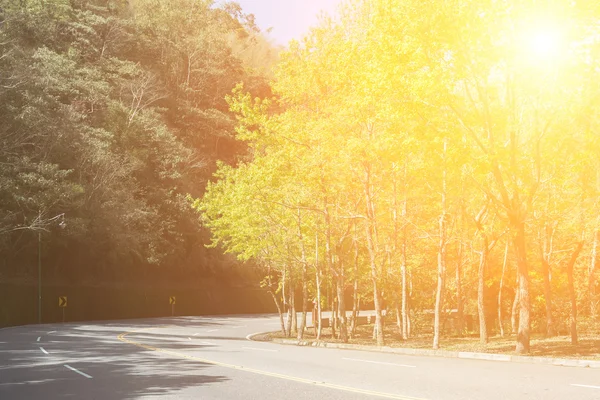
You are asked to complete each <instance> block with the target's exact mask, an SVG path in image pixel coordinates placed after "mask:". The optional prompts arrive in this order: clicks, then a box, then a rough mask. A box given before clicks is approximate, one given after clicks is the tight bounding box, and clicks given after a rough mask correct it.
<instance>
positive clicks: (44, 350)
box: [40, 347, 50, 354]
mask: <svg viewBox="0 0 600 400" xmlns="http://www.w3.org/2000/svg"><path fill="white" fill-rule="evenodd" d="M40 350H41V351H42V353H44V354H50V353H48V352H47V351H46V349H45V348H43V347H40Z"/></svg>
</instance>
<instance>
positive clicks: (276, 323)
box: [267, 322, 281, 325]
mask: <svg viewBox="0 0 600 400" xmlns="http://www.w3.org/2000/svg"><path fill="white" fill-rule="evenodd" d="M267 325H281V322H269V323H268V324H267Z"/></svg>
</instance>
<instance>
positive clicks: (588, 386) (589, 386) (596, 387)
mask: <svg viewBox="0 0 600 400" xmlns="http://www.w3.org/2000/svg"><path fill="white" fill-rule="evenodd" d="M571 386H577V387H584V388H589V389H600V386H592V385H579V384H577V383H571Z"/></svg>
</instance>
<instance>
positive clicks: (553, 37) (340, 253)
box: [194, 0, 600, 353]
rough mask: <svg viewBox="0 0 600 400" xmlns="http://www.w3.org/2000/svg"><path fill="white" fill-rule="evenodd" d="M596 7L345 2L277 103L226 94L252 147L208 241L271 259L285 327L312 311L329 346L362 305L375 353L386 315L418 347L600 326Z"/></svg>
mask: <svg viewBox="0 0 600 400" xmlns="http://www.w3.org/2000/svg"><path fill="white" fill-rule="evenodd" d="M599 17H600V6H599V5H598V2H596V1H579V2H572V1H566V0H565V1H554V2H548V3H543V4H542V3H540V2H538V1H533V0H532V1H502V2H498V1H479V0H477V1H475V0H468V1H463V0H461V1H452V0H451V1H443V2H440V1H422V0H418V1H417V0H369V1H367V0H348V1H346V2H344V3H343V5H342V7H341V9H340V14H339V16H338V17H336V18H334V19H328V18H324V19H322V21H321V24H320V25H319V26H318V27H315V28H314V29H312V31H311V32H310V34H309V35H308V36H307V37H306V38H305V39H303V40H302V41H300V42H292V43H291V44H290V46H289V49H287V51H285V52H284V53H283V54H282V56H281V60H280V62H279V64H278V65H277V67H276V72H275V77H274V79H273V81H272V84H271V89H272V93H273V95H272V96H266V97H257V96H256V95H254V94H251V93H249V92H251V91H250V90H249V89H250V87H248V86H247V84H243V85H242V84H240V85H238V86H237V88H236V89H235V90H234V92H233V93H232V94H231V95H230V96H228V97H227V101H228V103H229V107H230V109H231V110H232V111H233V112H235V113H236V115H237V126H236V132H237V136H236V137H237V139H238V140H239V141H240V142H242V143H244V145H245V146H247V147H248V149H249V151H248V156H247V157H245V158H244V159H242V160H240V161H239V162H237V163H231V162H223V163H221V164H220V165H219V168H218V171H217V172H216V174H215V175H214V180H213V181H212V182H211V183H210V184H209V185H208V187H207V192H206V194H205V195H204V196H203V197H201V198H198V199H197V200H196V201H195V202H194V205H195V207H196V209H197V210H198V211H199V212H200V214H201V215H202V218H203V221H204V223H205V224H206V225H207V226H208V227H210V229H211V230H212V233H213V238H214V239H213V245H214V246H220V247H222V248H224V249H225V250H226V251H228V252H231V253H234V254H236V255H237V256H238V257H239V258H240V259H242V260H254V262H256V263H258V264H260V265H262V266H264V268H265V269H267V270H268V273H267V275H266V276H265V278H264V281H263V286H264V287H265V288H266V289H267V290H269V291H270V292H271V294H272V297H273V299H274V301H275V303H276V305H277V308H278V310H279V312H280V315H281V319H280V321H281V331H282V334H284V335H285V336H293V335H294V336H297V337H298V338H303V337H304V336H305V335H306V334H307V332H306V314H307V312H311V311H312V310H313V304H314V307H315V308H316V314H317V316H318V318H317V321H319V322H318V323H317V327H316V330H317V331H316V339H324V338H325V336H326V335H332V336H333V337H335V338H337V340H340V341H342V342H348V341H349V340H351V339H350V338H356V337H357V334H358V333H360V332H361V329H362V328H358V327H357V325H356V324H355V323H354V321H356V320H357V319H356V318H355V317H356V314H357V312H358V310H359V309H360V308H363V309H365V308H372V309H374V310H375V314H376V316H375V324H374V337H375V339H374V343H376V344H377V345H380V346H381V345H384V344H388V343H389V342H390V338H389V337H388V336H386V334H385V330H384V317H383V314H384V310H386V311H387V316H386V318H387V320H386V321H385V322H386V326H387V327H388V328H387V329H392V327H393V329H396V330H397V333H396V337H397V338H399V339H400V340H401V341H402V344H403V345H407V346H411V343H419V344H422V343H423V339H422V338H423V335H427V340H428V342H429V344H428V346H430V347H433V348H434V349H437V348H440V347H443V348H453V346H458V345H457V343H462V342H463V340H466V339H458V338H459V337H461V336H465V335H469V334H473V333H475V334H476V335H477V339H476V340H478V341H479V343H480V345H477V346H479V347H480V348H485V349H492V350H493V349H496V348H498V349H504V348H505V347H506V346H505V344H506V343H507V341H508V340H510V341H511V342H512V343H513V349H514V351H515V352H516V353H529V352H534V353H535V352H536V351H538V350H537V349H539V348H541V347H540V346H541V345H540V344H539V343H540V342H538V341H537V339H536V340H535V341H534V340H532V337H536V338H537V337H538V336H533V335H534V334H536V335H543V336H544V337H547V338H552V337H555V336H557V335H562V336H563V337H564V336H565V335H566V336H567V337H568V342H570V343H572V345H576V344H577V343H579V341H580V340H579V335H580V333H581V332H586V333H587V334H589V335H597V334H598V329H599V326H600V321H599V315H598V314H599V312H600V309H599V300H600V296H599V294H600V293H599V291H600V288H599V287H598V286H599V285H598V274H599V271H598V270H599V268H598V261H599V259H598V256H599V255H598V253H599V251H600V248H599V247H600V220H599V215H600V213H599V212H600V210H599V207H600V202H599V200H600V157H599V155H600V141H599V138H600V136H599V135H598V132H599V128H600V121H599V120H598V116H599V115H600V112H599V111H600V109H599V108H600V98H599V96H598V93H600V91H599V90H600V86H599V85H600V39H599V38H600V27H599V25H598V19H599ZM324 309H328V310H333V312H334V324H333V327H332V328H333V330H332V331H329V330H328V331H325V328H324V327H323V326H322V324H321V322H320V321H322V319H321V318H320V316H321V313H322V311H323V310H324ZM296 311H300V312H301V317H300V318H299V320H297V317H296ZM347 312H348V315H349V316H347V314H346V313H347ZM469 321H471V322H469ZM417 322H418V323H417ZM328 329H331V328H328ZM372 333H373V332H372ZM452 336H454V337H457V338H453V339H450V337H452ZM492 336H496V337H495V338H494V339H491V340H490V338H491V337H492ZM503 338H506V339H503ZM352 340H355V339H352ZM471 341H472V340H471ZM394 343H397V342H394ZM496 343H501V345H499V346H496ZM562 343H563V344H564V343H565V341H564V340H562ZM468 346H474V345H473V344H472V343H471V344H468ZM532 346H533V348H532ZM568 349H573V350H568ZM574 349H577V348H576V347H568V346H567V347H565V351H564V353H569V352H575V351H576V350H574Z"/></svg>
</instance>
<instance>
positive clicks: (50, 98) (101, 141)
mask: <svg viewBox="0 0 600 400" xmlns="http://www.w3.org/2000/svg"><path fill="white" fill-rule="evenodd" d="M0 5H1V9H2V23H1V25H0V64H1V66H0V71H1V72H0V80H1V81H0V117H1V118H2V124H1V125H2V126H1V127H0V163H1V165H2V168H0V199H1V200H0V210H1V212H0V251H1V252H2V254H3V258H4V259H5V260H6V261H7V265H9V266H13V270H14V271H16V269H17V266H19V265H27V264H28V263H30V262H33V259H29V258H28V256H27V253H30V254H34V252H33V247H32V245H33V243H34V240H33V239H34V237H33V235H29V234H28V233H27V232H28V230H32V229H33V230H40V229H45V230H53V231H54V228H53V227H52V226H50V225H47V224H45V223H44V221H48V220H49V219H51V218H52V217H54V216H56V215H58V214H64V215H65V218H66V220H65V222H66V229H65V230H63V231H60V232H57V231H54V232H53V234H52V235H45V241H48V245H47V249H45V250H47V251H45V252H44V253H45V256H44V257H48V258H49V260H48V261H50V262H46V263H45V264H47V265H48V266H49V267H51V266H54V265H60V267H56V268H55V269H56V271H57V272H58V274H59V275H60V276H62V277H63V279H77V277H78V276H79V277H81V278H82V279H91V278H92V277H93V276H96V277H103V278H105V279H107V280H112V279H113V278H114V277H116V276H120V277H127V276H129V277H138V278H139V276H140V274H139V273H138V272H144V271H145V270H144V269H143V268H141V267H145V266H149V265H155V266H166V265H182V266H188V267H191V266H194V268H198V267H200V268H203V267H205V266H201V265H199V264H201V262H199V260H198V259H196V260H194V259H193V257H197V255H196V256H195V255H193V254H194V253H195V252H194V248H196V247H198V245H199V244H200V243H202V242H203V241H204V240H205V238H204V237H205V236H206V234H205V233H204V232H203V230H202V227H201V225H200V224H199V223H198V221H197V218H196V217H195V215H194V213H193V212H192V210H190V208H189V204H188V202H187V200H186V195H187V193H195V194H200V193H202V191H203V185H202V184H200V185H198V183H199V182H200V183H201V182H204V181H206V178H207V177H208V176H209V175H210V174H211V173H212V172H213V171H214V169H215V161H216V159H225V160H228V161H230V162H231V161H233V160H235V159H236V158H237V157H238V156H240V155H241V154H243V152H244V148H243V146H235V145H233V141H232V136H233V133H234V132H233V125H234V118H233V117H232V114H231V113H230V112H229V110H228V105H227V103H226V101H225V99H224V96H225V94H226V93H229V92H230V90H231V89H232V88H233V87H234V86H235V84H236V83H237V82H239V81H247V86H248V88H249V89H251V90H253V91H256V92H257V93H258V94H261V95H265V94H267V93H268V87H266V85H265V79H266V72H265V71H267V69H268V67H265V69H263V70H260V71H259V70H258V68H256V67H257V66H256V63H255V66H254V67H255V68H254V69H253V68H250V67H249V66H248V65H247V64H245V63H244V61H243V60H241V59H240V58H238V57H236V56H234V55H233V54H232V49H231V47H230V44H229V42H230V41H231V40H232V39H231V35H235V36H236V37H237V36H240V37H241V36H244V35H246V33H245V32H246V30H247V29H250V27H249V25H247V24H245V18H246V16H244V14H240V15H233V14H230V13H228V12H227V11H226V9H223V8H219V7H216V6H215V5H214V4H213V3H212V2H208V1H200V0H198V1H183V0H182V1H176V0H173V1H168V2H164V1H161V2H156V1H149V0H148V1H146V0H139V1H132V2H129V3H128V2H122V1H112V0H110V1H63V0H52V1H37V0H27V1H12V0H4V1H2V2H1V3H0ZM157 11H159V12H160V13H159V14H157V13H156V12H157ZM254 28H255V27H254ZM252 34H253V35H255V36H260V33H258V32H256V31H253V32H252ZM240 40H241V39H240ZM249 46H250V47H252V46H253V44H250V45H249ZM274 51H275V50H274ZM39 215H41V218H38V216H39ZM65 249H70V251H65ZM27 250H30V251H29V252H28V251H27ZM59 258H60V260H59ZM81 265H89V268H79V266H81ZM138 267H140V268H141V269H139V270H138ZM59 270H60V271H59ZM14 271H13V272H14ZM5 272H6V273H8V274H9V275H10V273H11V272H10V271H5ZM144 275H145V272H144ZM165 275H166V274H165Z"/></svg>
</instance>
